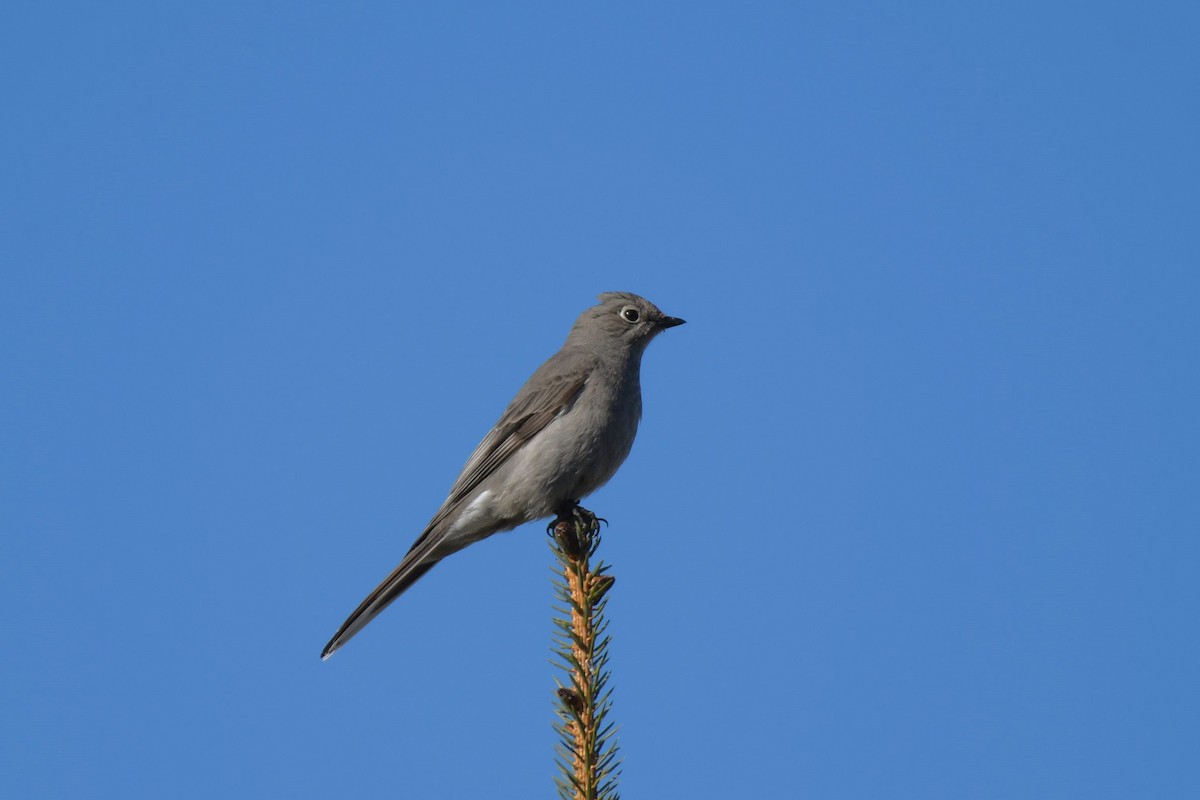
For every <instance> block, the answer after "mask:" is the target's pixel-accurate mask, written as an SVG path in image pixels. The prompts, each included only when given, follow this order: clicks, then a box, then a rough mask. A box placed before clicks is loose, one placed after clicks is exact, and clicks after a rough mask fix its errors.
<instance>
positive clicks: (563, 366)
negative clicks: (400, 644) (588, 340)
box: [321, 351, 592, 659]
mask: <svg viewBox="0 0 1200 800" xmlns="http://www.w3.org/2000/svg"><path fill="white" fill-rule="evenodd" d="M591 366H592V362H591V360H590V359H589V358H587V357H586V356H582V357H581V355H580V354H571V353H567V354H564V353H563V352H561V351H560V352H559V353H556V354H555V355H554V356H552V357H551V358H550V360H549V361H547V362H546V363H545V364H543V365H542V366H541V367H539V368H538V371H537V372H535V373H534V374H533V376H532V377H530V379H529V380H528V381H526V382H525V385H524V386H523V387H522V388H521V391H519V392H517V396H516V397H515V398H513V401H512V402H511V403H509V405H508V408H506V409H505V410H504V413H503V414H501V415H500V421H499V422H497V423H496V425H495V427H493V428H492V430H491V431H490V432H489V433H488V435H487V436H485V437H484V439H483V441H482V442H480V443H479V446H478V447H476V448H475V452H474V453H472V454H471V457H470V458H469V459H467V463H466V466H464V467H463V470H462V473H460V474H459V476H458V480H456V481H455V482H454V486H452V487H451V489H450V496H449V497H447V498H446V502H445V503H443V504H442V507H441V508H439V509H438V512H437V513H436V514H434V516H433V519H431V520H430V521H429V524H428V525H427V526H426V527H425V530H424V532H423V533H422V534H421V535H420V537H418V538H417V540H416V541H415V542H414V543H413V546H412V547H411V548H409V551H408V553H407V554H406V555H405V556H404V559H403V560H402V561H401V562H400V565H399V566H398V567H396V568H395V569H394V570H392V573H391V574H390V575H388V576H387V577H386V578H384V579H383V582H382V583H380V584H379V585H378V586H376V587H375V589H374V591H372V592H371V593H370V594H369V595H367V597H366V599H364V600H363V601H362V603H360V604H359V606H358V608H356V609H354V612H353V613H352V614H351V615H350V616H349V617H347V619H346V621H345V622H343V623H342V627H341V628H339V629H338V632H337V633H335V634H334V636H333V638H332V639H330V640H329V644H327V645H325V649H324V650H323V651H322V653H321V658H322V659H325V658H329V656H331V655H333V652H334V651H335V650H337V649H338V648H339V647H341V646H342V645H343V644H345V643H346V642H348V641H349V640H350V638H351V637H353V636H354V634H356V633H358V632H359V631H360V630H362V629H363V628H364V627H365V626H366V624H367V623H368V622H370V621H371V620H373V619H375V617H376V616H378V615H379V613H380V612H382V611H383V610H384V609H385V608H387V607H388V606H389V605H390V604H391V602H392V601H393V600H395V599H396V598H397V597H399V596H400V595H401V594H403V593H404V591H405V590H406V589H408V587H409V586H412V585H413V584H414V583H415V582H416V581H417V579H418V578H420V577H421V576H422V575H424V574H425V573H426V572H428V571H429V570H430V569H431V568H432V567H433V565H434V564H436V563H437V562H438V561H439V560H441V558H442V556H444V555H445V554H444V553H443V554H440V555H435V554H434V551H435V549H436V548H437V546H438V545H439V544H440V543H441V541H442V539H443V538H444V536H445V534H446V531H447V527H448V526H447V525H445V524H443V523H445V522H446V521H447V520H449V519H450V518H452V516H453V514H454V512H456V511H457V510H458V509H459V508H460V507H461V506H462V504H463V502H464V501H465V500H468V499H469V498H470V497H471V496H472V495H473V493H474V492H475V490H476V489H478V488H479V485H480V484H481V483H483V481H485V480H487V478H488V477H489V476H490V475H492V474H493V473H494V472H495V471H496V470H497V469H499V468H500V466H501V465H502V464H504V462H505V461H507V460H508V459H509V458H510V457H511V456H512V454H513V453H515V452H516V451H517V450H519V449H520V448H521V446H522V445H524V444H525V443H526V442H528V441H529V440H530V439H532V438H533V437H534V436H536V435H537V433H538V432H539V431H541V430H542V429H543V428H545V427H546V426H547V425H548V424H550V421H551V420H553V419H554V418H555V417H556V416H558V415H559V414H562V413H564V412H565V411H567V410H568V409H570V408H571V405H572V404H573V403H574V402H575V400H576V399H577V398H578V397H579V394H580V392H582V391H583V387H584V385H585V384H586V383H587V379H588V376H589V375H590V374H591Z"/></svg>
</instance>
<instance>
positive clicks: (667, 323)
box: [658, 317, 687, 331]
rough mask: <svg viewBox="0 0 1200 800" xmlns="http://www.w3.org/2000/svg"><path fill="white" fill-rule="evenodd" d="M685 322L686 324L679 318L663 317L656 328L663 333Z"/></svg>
mask: <svg viewBox="0 0 1200 800" xmlns="http://www.w3.org/2000/svg"><path fill="white" fill-rule="evenodd" d="M685 322H687V320H686V319H680V318H679V317H663V318H662V319H660V320H659V321H658V327H660V328H662V329H663V330H664V331H665V330H666V329H667V328H674V327H675V326H676V325H682V324H683V323H685Z"/></svg>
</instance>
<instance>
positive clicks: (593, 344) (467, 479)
mask: <svg viewBox="0 0 1200 800" xmlns="http://www.w3.org/2000/svg"><path fill="white" fill-rule="evenodd" d="M597 299H598V300H599V301H600V302H599V304H598V305H595V306H592V307H591V308H588V309H587V310H585V311H584V312H583V313H582V314H580V315H579V317H578V319H576V320H575V324H574V325H573V326H572V327H571V330H570V333H568V335H567V340H566V342H565V343H564V344H563V346H562V348H561V349H560V350H559V351H558V352H557V353H555V354H554V355H552V356H550V358H549V359H547V360H546V362H545V363H544V364H542V365H541V366H540V367H538V369H537V370H536V371H535V372H534V373H533V375H531V376H530V377H529V380H527V381H526V382H525V384H524V385H523V386H522V387H521V389H520V390H519V391H518V392H517V394H516V396H515V397H514V398H513V400H512V402H510V403H509V404H508V407H507V408H505V409H504V413H502V414H501V415H500V419H499V421H497V422H496V424H495V426H493V427H492V429H491V430H490V431H488V433H487V435H486V436H484V437H483V441H481V442H480V443H479V446H478V447H476V448H475V451H474V452H473V453H471V456H470V458H468V459H467V463H466V464H465V465H464V466H463V468H462V471H461V472H460V473H459V475H458V478H457V479H456V480H455V481H454V484H453V485H452V486H451V487H450V493H449V495H448V496H447V497H446V501H445V502H444V503H442V505H441V507H440V508H439V509H438V510H437V512H436V513H435V514H434V515H433V517H432V518H431V519H430V520H429V524H428V525H426V526H425V530H424V531H422V532H421V535H420V536H418V537H417V539H416V541H415V542H413V544H412V547H411V548H410V549H409V550H408V552H407V554H406V555H405V556H404V558H403V559H402V560H401V561H400V564H399V565H398V566H397V567H396V568H395V569H394V570H392V572H391V574H389V575H388V576H387V577H386V578H384V579H383V581H382V582H381V583H380V584H379V585H378V586H376V587H375V589H374V590H373V591H372V592H371V593H370V594H369V595H367V597H366V599H364V600H363V601H362V603H360V604H359V606H358V608H356V609H354V611H353V613H351V614H350V616H349V617H347V618H346V621H345V622H344V623H342V626H341V627H340V628H339V629H338V631H337V633H335V634H334V635H333V638H332V639H330V640H329V643H328V644H326V645H325V649H324V650H322V651H321V659H322V660H326V659H328V658H329V657H330V656H331V655H333V653H334V651H336V650H337V649H338V648H340V647H341V646H342V645H344V644H345V643H346V642H348V641H349V640H350V639H351V638H352V637H353V636H354V635H355V634H357V633H358V632H359V631H361V630H362V629H363V628H364V627H365V626H366V625H367V624H368V623H369V622H371V620H373V619H375V617H377V616H378V615H379V614H380V612H382V611H383V610H384V609H385V608H387V607H388V606H389V605H390V604H391V603H392V601H394V600H395V599H396V598H397V597H399V596H400V595H401V594H403V593H404V592H405V591H406V590H407V589H408V588H409V587H410V586H412V585H413V584H414V583H415V582H416V581H417V580H418V579H420V578H421V577H422V576H424V575H425V573H427V572H429V570H430V569H432V568H433V567H434V565H436V564H437V563H438V562H439V561H441V560H442V559H443V558H445V557H446V556H449V555H451V554H452V553H456V552H458V551H459V550H461V549H463V548H464V547H466V546H468V545H470V544H474V543H475V542H478V541H480V540H482V539H485V538H487V537H488V536H491V535H492V534H494V533H500V532H502V531H508V530H512V529H513V528H515V527H517V526H519V525H522V524H524V523H526V522H532V521H534V520H538V519H545V518H547V517H551V516H555V515H558V516H564V515H569V514H571V513H572V512H573V510H574V509H576V508H578V505H579V502H580V500H582V499H583V498H584V497H587V496H588V495H589V494H591V493H592V492H594V491H596V490H597V489H599V488H600V487H601V486H603V485H604V484H606V483H607V482H608V481H609V479H610V478H612V476H613V475H614V474H615V473H616V471H617V469H618V468H619V467H620V466H621V464H622V463H624V461H625V458H626V457H627V456H628V455H629V451H630V449H631V448H632V447H633V440H634V437H635V436H636V435H637V429H638V422H639V421H640V420H641V416H642V389H641V365H642V354H643V353H645V351H646V346H647V345H649V344H650V342H651V341H652V340H653V339H654V338H655V337H656V336H658V334H660V333H662V332H663V331H665V330H667V329H668V328H674V327H675V326H677V325H682V324H684V320H682V319H680V318H679V317H671V316H668V315H666V314H664V313H663V312H662V311H660V310H659V308H658V306H656V305H654V304H653V303H651V302H650V301H649V300H646V299H645V298H643V297H639V296H638V295H636V294H631V293H629V292H605V293H603V294H601V295H599V297H598V298H597Z"/></svg>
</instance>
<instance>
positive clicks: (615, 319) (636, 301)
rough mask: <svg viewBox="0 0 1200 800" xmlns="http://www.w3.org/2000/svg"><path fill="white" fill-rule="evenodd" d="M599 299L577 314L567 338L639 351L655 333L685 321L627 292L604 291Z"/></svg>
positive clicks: (577, 341)
mask: <svg viewBox="0 0 1200 800" xmlns="http://www.w3.org/2000/svg"><path fill="white" fill-rule="evenodd" d="M599 300H600V304H599V305H595V306H592V307H591V308H589V309H588V310H587V311H584V312H583V313H582V314H580V315H579V319H578V320H576V321H575V326H574V327H573V328H572V329H571V335H570V337H568V341H572V342H574V343H577V344H580V345H583V346H592V347H595V346H598V345H601V344H608V345H610V346H611V345H617V346H618V347H619V348H620V349H622V350H625V349H628V350H632V351H635V352H641V351H642V350H644V349H645V348H646V345H648V344H649V343H650V340H651V339H653V338H654V337H655V336H657V335H658V334H660V333H662V332H663V331H665V330H666V329H667V328H674V327H675V326H676V325H682V324H683V323H684V320H682V319H680V318H679V317H669V316H667V315H666V314H664V313H663V312H662V311H660V310H659V308H658V306H656V305H654V303H651V302H650V301H649V300H647V299H646V298H644V297H639V296H637V295H636V294H631V293H630V292H605V293H604V294H602V295H600V297H599Z"/></svg>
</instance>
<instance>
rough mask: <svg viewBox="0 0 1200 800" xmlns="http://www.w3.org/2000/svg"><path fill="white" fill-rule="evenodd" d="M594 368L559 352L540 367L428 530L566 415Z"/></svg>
mask: <svg viewBox="0 0 1200 800" xmlns="http://www.w3.org/2000/svg"><path fill="white" fill-rule="evenodd" d="M593 367H594V364H593V359H592V358H591V356H590V354H587V353H575V352H561V351H560V352H558V353H556V354H555V355H554V356H552V357H551V358H550V359H549V360H548V361H547V362H546V363H545V364H543V365H542V366H541V367H539V368H538V370H537V372H535V373H533V375H532V376H531V377H530V378H529V380H528V381H526V382H525V385H524V386H523V387H521V390H520V391H519V392H517V396H516V397H514V398H513V401H512V402H511V403H509V404H508V408H506V409H504V413H503V414H501V415H500V420H499V421H498V422H497V423H496V424H495V426H493V427H492V429H491V431H489V432H488V435H487V436H485V437H484V438H483V441H482V442H480V443H479V446H478V447H476V448H475V452H473V453H472V454H471V457H470V458H468V459H467V463H466V465H465V466H463V469H462V472H461V473H459V476H458V479H457V480H455V481H454V485H453V486H451V487H450V495H449V496H448V497H447V498H446V502H445V503H444V504H443V505H442V507H441V508H440V509H439V510H438V513H437V514H436V515H434V518H433V519H432V520H431V521H430V528H435V527H437V524H438V523H439V522H441V520H442V519H443V518H444V517H445V516H448V515H449V514H451V513H452V512H453V511H454V510H455V509H456V508H457V506H458V505H459V504H461V503H462V502H463V501H464V500H467V499H469V498H470V497H471V496H472V495H474V493H475V490H476V489H478V488H479V485H480V484H482V483H483V482H484V481H485V480H487V479H488V478H489V477H490V476H491V475H492V474H493V473H495V471H496V470H497V469H499V468H500V467H501V466H502V465H503V464H504V463H505V462H506V461H508V459H509V458H511V457H512V455H513V453H515V452H517V451H518V450H520V449H521V448H522V447H523V446H524V445H525V443H526V442H528V441H529V440H530V439H532V438H533V437H534V436H537V435H538V434H539V433H540V432H541V431H542V429H544V428H545V427H546V426H547V425H549V424H550V422H551V421H552V420H553V419H554V418H555V417H557V416H559V415H560V414H563V413H566V412H567V411H568V410H570V408H571V406H572V405H573V404H574V403H575V401H576V400H577V399H578V398H579V395H580V393H581V392H583V387H584V385H585V384H586V383H587V380H588V376H589V375H591V373H592V369H593ZM419 541H420V540H418V542H419Z"/></svg>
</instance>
